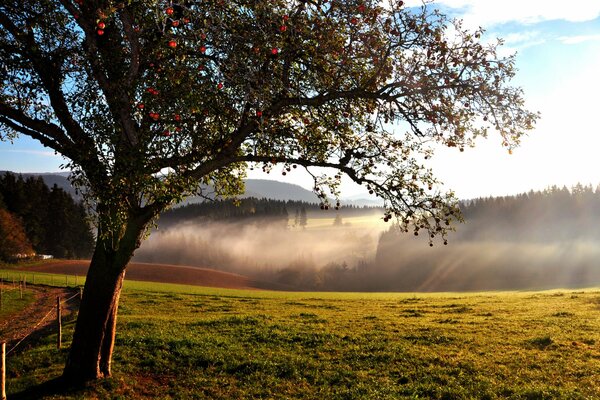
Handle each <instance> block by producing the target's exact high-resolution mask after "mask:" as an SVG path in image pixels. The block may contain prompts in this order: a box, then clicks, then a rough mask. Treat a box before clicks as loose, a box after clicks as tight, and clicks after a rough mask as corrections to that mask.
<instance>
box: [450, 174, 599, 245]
mask: <svg viewBox="0 0 600 400" xmlns="http://www.w3.org/2000/svg"><path fill="white" fill-rule="evenodd" d="M461 209H462V211H463V215H464V217H465V221H466V222H467V224H465V225H461V226H460V227H459V228H458V235H459V236H460V237H462V238H464V239H510V240H522V239H527V240H529V241H532V240H534V241H561V240H571V239H578V238H579V239H581V238H589V239H600V229H598V226H600V187H597V188H595V189H594V188H593V187H592V186H590V185H588V186H584V185H581V184H577V185H575V186H573V187H572V188H571V189H568V188H567V187H564V186H563V187H562V188H560V187H557V186H553V187H550V188H548V189H546V190H543V191H530V192H528V193H523V194H519V195H516V196H505V197H489V198H480V199H475V200H470V201H465V202H463V203H462V205H461Z"/></svg>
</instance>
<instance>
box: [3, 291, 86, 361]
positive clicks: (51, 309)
mask: <svg viewBox="0 0 600 400" xmlns="http://www.w3.org/2000/svg"><path fill="white" fill-rule="evenodd" d="M14 290H18V288H13V289H9V290H7V291H5V292H4V293H7V292H11V291H14ZM49 297H51V296H48V298H49ZM76 297H81V291H80V292H78V293H75V294H73V295H72V296H71V297H69V298H67V299H65V300H60V302H59V303H58V304H59V306H60V308H62V306H63V305H64V304H67V303H68V302H69V301H71V300H73V299H75V298H76ZM53 313H55V315H59V313H60V310H59V307H57V306H48V312H47V313H46V314H45V315H44V316H43V317H42V318H41V319H40V320H39V321H38V322H37V323H36V324H35V325H33V327H32V328H31V329H29V330H28V331H27V333H25V334H24V335H21V337H20V339H19V340H18V341H17V342H16V343H15V344H14V345H13V346H12V347H11V348H10V350H8V351H7V352H6V355H9V354H10V353H12V352H13V351H15V350H16V349H17V348H18V347H19V345H20V344H21V343H23V342H24V341H25V339H27V338H28V337H29V336H31V335H32V334H33V333H34V332H35V331H36V330H37V329H38V327H39V326H40V325H41V324H42V323H43V322H44V321H45V320H46V319H47V318H48V317H49V316H50V315H51V314H53Z"/></svg>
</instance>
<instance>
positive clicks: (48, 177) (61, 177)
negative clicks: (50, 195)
mask: <svg viewBox="0 0 600 400" xmlns="http://www.w3.org/2000/svg"><path fill="white" fill-rule="evenodd" d="M7 172H11V173H13V174H15V175H22V176H23V178H25V179H27V178H29V177H31V176H34V177H35V176H41V177H42V179H43V180H44V183H45V184H46V186H48V187H49V188H51V187H52V186H54V185H56V186H58V187H59V188H61V189H62V190H64V191H65V192H67V193H69V194H70V195H71V196H72V197H73V198H75V199H79V197H80V196H79V195H77V194H76V193H75V188H74V187H73V186H71V182H69V179H68V177H69V175H70V172H41V173H21V172H12V171H0V175H4V174H5V173H7Z"/></svg>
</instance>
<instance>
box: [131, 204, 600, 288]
mask: <svg viewBox="0 0 600 400" xmlns="http://www.w3.org/2000/svg"><path fill="white" fill-rule="evenodd" d="M553 193H554V192H553ZM567 193H568V192H567ZM596 195H597V196H598V198H596V197H594V196H596ZM536 196H537V197H536ZM544 196H546V197H543V196H542V194H540V195H539V196H538V195H537V194H536V195H535V196H534V195H529V197H527V198H512V199H509V200H506V201H504V202H498V200H497V199H493V200H483V201H481V202H480V203H478V204H475V205H472V206H471V208H468V207H467V208H466V209H465V217H466V223H464V224H461V225H459V226H457V232H454V233H451V234H450V236H449V237H448V240H449V244H448V245H447V246H444V245H443V244H442V240H441V239H439V240H437V239H436V240H434V244H435V245H434V247H429V243H428V240H427V238H423V237H421V236H419V237H414V236H413V235H411V234H401V233H397V232H396V231H395V230H394V229H390V227H391V226H390V224H385V223H383V222H382V220H381V216H380V215H379V214H373V213H370V214H365V215H357V214H356V213H354V214H352V215H348V216H347V217H346V216H344V217H343V218H342V221H339V220H338V221H337V224H335V225H334V217H335V214H333V215H332V213H331V212H330V213H329V214H327V215H328V216H327V217H323V216H324V215H325V214H319V213H316V214H309V216H308V224H307V226H306V227H305V228H301V227H294V226H289V224H290V223H289V222H288V220H287V219H284V220H281V219H279V220H274V219H269V218H264V219H260V218H250V219H244V220H242V221H238V220H236V221H235V222H234V221H231V220H229V221H228V222H227V221H220V222H218V221H214V220H213V221H211V220H210V219H201V220H194V221H186V222H183V223H177V224H175V225H168V228H165V229H159V230H158V231H155V232H153V233H152V235H151V236H150V238H149V239H148V240H147V241H146V242H145V243H144V244H143V245H142V247H141V248H140V249H139V250H138V252H137V254H136V257H135V259H136V260H137V261H145V262H156V263H169V264H181V265H191V266H198V267H204V268H213V269H218V270H223V271H229V272H236V273H240V274H243V275H247V276H249V277H251V278H253V279H255V280H259V281H261V282H268V283H273V284H276V285H277V286H272V287H277V288H283V289H294V290H336V291H476V290H524V289H547V288H577V287H590V286H598V285H600V261H599V260H600V230H598V229H597V226H600V211H599V210H600V208H599V207H600V206H598V204H600V203H599V201H598V200H599V199H600V194H596V193H591V194H590V195H589V199H588V200H589V201H588V203H589V206H582V204H584V203H583V202H582V201H581V198H580V197H581V196H580V197H576V196H575V195H570V196H571V197H572V198H573V199H574V200H573V201H572V202H569V201H570V200H569V201H567V200H568V199H569V197H568V196H569V195H567V194H564V193H563V197H561V198H560V199H562V200H561V201H562V202H561V203H559V202H557V200H556V199H559V198H558V197H557V196H558V195H555V194H552V195H551V196H547V195H544ZM546 198H548V199H550V200H544V199H546ZM565 199H567V200H565ZM578 199H579V200H578ZM575 200H577V201H575ZM544 201H546V202H547V203H548V202H549V203H548V204H546V205H544V204H545V203H544ZM552 204H554V206H552V207H554V208H552V207H550V206H551V205H552ZM534 205H536V207H533V206H534ZM571 205H572V206H571ZM586 210H587V211H586ZM590 210H592V211H593V212H592V211H590Z"/></svg>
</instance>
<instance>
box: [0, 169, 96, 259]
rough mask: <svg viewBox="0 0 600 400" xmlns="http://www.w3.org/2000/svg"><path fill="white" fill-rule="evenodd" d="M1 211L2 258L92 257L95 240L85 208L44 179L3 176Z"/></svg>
mask: <svg viewBox="0 0 600 400" xmlns="http://www.w3.org/2000/svg"><path fill="white" fill-rule="evenodd" d="M0 210H2V212H0V258H3V259H5V260H6V259H9V258H11V255H14V254H16V253H29V252H31V251H33V252H35V253H37V254H49V255H53V256H54V257H57V258H87V257H90V255H91V253H92V250H93V243H94V236H93V234H92V231H91V227H90V225H89V224H88V222H87V214H86V210H85V207H84V206H83V204H82V203H76V202H75V201H74V200H73V198H72V197H71V195H70V194H68V193H66V192H65V191H64V190H63V189H61V188H59V187H57V186H56V185H54V186H53V187H52V188H49V187H48V186H46V184H45V183H44V181H43V180H42V178H41V177H28V178H27V179H23V177H22V176H20V175H15V174H11V173H5V174H3V175H0ZM11 233H12V234H11ZM15 233H19V234H20V235H19V234H17V235H15ZM21 233H22V234H21ZM9 242H10V243H9ZM3 249H4V250H3Z"/></svg>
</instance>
